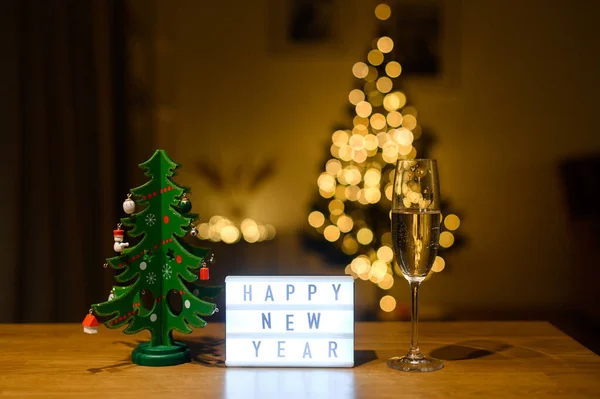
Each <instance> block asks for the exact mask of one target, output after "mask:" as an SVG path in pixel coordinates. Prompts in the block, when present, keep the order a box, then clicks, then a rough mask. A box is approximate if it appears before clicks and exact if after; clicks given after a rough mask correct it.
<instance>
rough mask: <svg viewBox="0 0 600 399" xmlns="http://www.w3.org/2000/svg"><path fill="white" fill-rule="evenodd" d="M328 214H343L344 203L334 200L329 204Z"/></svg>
mask: <svg viewBox="0 0 600 399" xmlns="http://www.w3.org/2000/svg"><path fill="white" fill-rule="evenodd" d="M329 212H330V213H331V214H332V215H341V214H342V213H344V203H343V202H342V201H340V200H338V199H334V200H333V201H331V202H330V203H329Z"/></svg>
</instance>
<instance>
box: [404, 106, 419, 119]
mask: <svg viewBox="0 0 600 399" xmlns="http://www.w3.org/2000/svg"><path fill="white" fill-rule="evenodd" d="M402 112H404V113H405V114H406V115H412V116H414V117H415V118H416V117H417V116H419V115H417V109H416V108H415V107H412V106H409V107H406V108H404V109H403V110H402Z"/></svg>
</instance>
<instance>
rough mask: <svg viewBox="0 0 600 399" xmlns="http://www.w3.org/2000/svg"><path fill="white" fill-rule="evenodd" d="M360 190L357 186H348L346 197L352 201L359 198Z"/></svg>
mask: <svg viewBox="0 0 600 399" xmlns="http://www.w3.org/2000/svg"><path fill="white" fill-rule="evenodd" d="M359 191H360V189H359V188H358V187H356V186H348V187H346V198H348V199H349V200H350V201H356V200H358V192H359Z"/></svg>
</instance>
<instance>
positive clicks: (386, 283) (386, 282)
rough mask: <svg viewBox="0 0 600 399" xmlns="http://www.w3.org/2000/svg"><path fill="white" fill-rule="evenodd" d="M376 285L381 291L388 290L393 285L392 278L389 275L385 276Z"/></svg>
mask: <svg viewBox="0 0 600 399" xmlns="http://www.w3.org/2000/svg"><path fill="white" fill-rule="evenodd" d="M378 285H379V288H381V289H382V290H389V289H390V288H392V286H393V285H394V277H393V276H392V275H391V274H386V275H385V276H383V279H382V280H381V282H379V284H378Z"/></svg>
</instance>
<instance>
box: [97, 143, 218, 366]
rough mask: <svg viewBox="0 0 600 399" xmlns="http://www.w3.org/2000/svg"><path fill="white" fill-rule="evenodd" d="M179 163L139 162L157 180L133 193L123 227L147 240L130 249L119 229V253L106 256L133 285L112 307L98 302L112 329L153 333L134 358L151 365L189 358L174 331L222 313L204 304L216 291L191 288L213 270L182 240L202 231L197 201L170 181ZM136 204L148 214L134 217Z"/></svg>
mask: <svg viewBox="0 0 600 399" xmlns="http://www.w3.org/2000/svg"><path fill="white" fill-rule="evenodd" d="M179 166H180V165H178V164H177V163H175V162H173V161H172V160H171V159H170V158H169V156H168V155H167V154H166V152H165V151H164V150H157V151H156V152H155V153H154V155H152V157H151V158H150V159H149V160H148V161H146V162H144V163H142V164H140V167H141V168H143V169H145V170H146V176H148V177H149V178H150V180H149V181H148V182H147V183H145V184H144V185H142V186H140V187H137V188H135V189H133V190H131V191H132V193H133V200H135V203H132V202H131V201H133V200H132V199H131V198H128V200H126V201H125V203H124V206H123V208H124V209H125V211H126V212H127V213H131V215H130V216H128V217H126V218H123V219H121V222H122V223H123V224H124V225H125V226H127V227H130V228H131V229H130V230H128V231H127V234H128V235H129V236H131V237H140V236H141V237H142V238H141V240H140V241H139V243H138V244H137V245H135V246H133V247H131V248H129V244H128V243H124V242H123V235H124V231H123V230H121V229H120V227H118V228H117V230H115V231H114V236H115V248H114V249H115V251H117V252H119V255H118V256H115V257H112V258H109V259H107V264H108V265H110V266H111V267H112V268H114V269H116V270H117V271H118V272H120V273H119V274H117V275H116V277H115V280H116V281H117V282H119V283H125V284H126V285H125V286H115V287H113V290H112V292H111V296H110V298H109V300H108V301H107V302H103V303H99V304H95V305H92V310H93V312H94V313H95V314H97V315H100V316H109V317H110V318H109V319H108V320H107V321H106V322H105V323H104V324H105V325H106V327H108V328H111V329H115V328H119V327H123V326H126V328H125V329H124V330H123V332H124V333H126V334H135V333H137V332H140V331H142V330H148V331H150V334H151V335H152V337H151V339H150V341H149V342H144V343H141V344H140V345H138V347H137V348H135V350H134V351H133V353H132V361H133V362H134V363H137V364H140V365H145V366H168V365H175V364H181V363H184V362H187V361H189V360H190V352H189V349H188V348H187V346H186V345H185V344H183V343H181V342H177V341H174V340H173V335H172V333H173V331H174V330H175V331H179V332H182V333H186V334H189V333H191V332H192V328H191V327H204V326H205V325H206V321H205V320H204V319H203V318H202V317H201V316H210V315H212V314H213V313H214V312H215V311H217V310H218V309H217V308H216V305H215V304H214V303H210V302H206V301H204V300H202V299H200V298H205V297H212V296H215V295H216V294H217V293H218V290H219V289H218V288H217V287H203V286H197V287H193V288H192V286H191V284H194V283H196V282H197V280H198V275H199V272H200V274H201V275H202V277H203V279H208V275H207V272H208V269H207V268H205V267H202V266H203V265H205V263H204V259H205V257H206V256H207V255H209V252H210V251H209V250H208V249H204V248H196V247H194V246H192V245H191V244H188V243H186V242H185V241H184V240H182V237H184V236H185V235H186V234H188V233H190V232H192V233H193V232H194V231H195V229H194V227H193V225H192V222H193V221H194V220H196V219H197V215H195V214H192V213H189V211H190V210H191V203H190V202H189V200H188V199H187V198H186V196H185V194H186V193H187V192H189V188H187V187H180V186H178V185H177V184H175V183H174V182H173V181H172V180H171V177H173V176H174V175H175V169H177V168H178V167H179ZM136 207H139V208H138V209H141V207H143V209H142V210H140V211H139V212H137V213H134V209H135V208H136ZM201 267H202V270H200V269H201ZM186 283H187V284H186ZM188 287H189V288H188Z"/></svg>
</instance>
